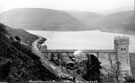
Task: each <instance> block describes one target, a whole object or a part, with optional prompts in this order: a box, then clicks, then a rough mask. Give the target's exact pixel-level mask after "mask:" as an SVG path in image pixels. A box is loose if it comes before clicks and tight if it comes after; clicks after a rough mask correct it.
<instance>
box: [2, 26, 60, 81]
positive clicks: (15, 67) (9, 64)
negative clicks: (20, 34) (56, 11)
mask: <svg viewBox="0 0 135 83" xmlns="http://www.w3.org/2000/svg"><path fill="white" fill-rule="evenodd" d="M5 27H6V26H5V25H3V24H0V81H8V82H12V83H13V82H14V81H16V82H20V81H28V80H43V81H49V80H57V79H58V78H57V77H56V76H54V75H53V74H52V73H51V72H49V70H47V69H46V68H45V67H44V66H43V65H42V63H41V61H40V59H39V57H37V55H35V54H33V53H32V52H31V50H30V48H29V45H22V44H20V43H19V41H14V40H13V39H11V37H10V36H11V35H9V33H8V31H7V30H6V29H5Z"/></svg>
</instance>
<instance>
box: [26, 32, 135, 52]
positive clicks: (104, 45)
mask: <svg viewBox="0 0 135 83" xmlns="http://www.w3.org/2000/svg"><path fill="white" fill-rule="evenodd" d="M28 32H30V33H32V34H36V35H39V36H42V37H45V38H47V41H46V43H45V44H46V45H47V47H48V49H97V50H98V49H114V37H115V36H127V37H129V39H130V45H129V51H130V52H133V53H135V35H126V34H118V33H109V32H101V31H98V30H95V31H74V32H72V31H70V32H69V31H68V32H64V31H36V30H28Z"/></svg>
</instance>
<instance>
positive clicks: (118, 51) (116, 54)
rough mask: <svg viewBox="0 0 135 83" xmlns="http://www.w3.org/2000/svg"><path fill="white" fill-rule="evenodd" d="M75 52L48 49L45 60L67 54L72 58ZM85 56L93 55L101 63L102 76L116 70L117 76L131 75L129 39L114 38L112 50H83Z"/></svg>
mask: <svg viewBox="0 0 135 83" xmlns="http://www.w3.org/2000/svg"><path fill="white" fill-rule="evenodd" d="M75 51H76V50H69V49H63V50H52V49H48V50H47V51H44V53H45V55H47V56H46V57H47V58H50V55H52V54H54V55H57V54H60V55H63V53H64V54H67V56H72V55H73V53H74V52H75ZM83 52H84V53H85V54H93V55H95V56H96V57H97V58H98V59H99V61H100V62H101V66H102V69H103V70H102V72H104V74H110V73H111V74H112V73H115V72H116V70H117V72H119V73H118V74H124V75H126V74H127V75H132V74H131V68H130V63H129V61H130V60H129V38H127V37H115V38H114V50H89V49H87V50H83Z"/></svg>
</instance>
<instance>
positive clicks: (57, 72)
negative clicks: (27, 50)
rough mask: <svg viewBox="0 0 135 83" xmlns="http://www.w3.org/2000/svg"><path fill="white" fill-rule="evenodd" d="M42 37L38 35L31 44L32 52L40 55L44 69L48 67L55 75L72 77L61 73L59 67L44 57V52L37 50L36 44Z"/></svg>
mask: <svg viewBox="0 0 135 83" xmlns="http://www.w3.org/2000/svg"><path fill="white" fill-rule="evenodd" d="M42 39H43V37H40V36H39V38H38V39H37V40H36V41H34V42H33V44H32V52H33V53H34V54H36V55H37V56H39V57H40V60H41V62H42V64H43V65H44V67H45V68H46V69H48V70H49V71H50V72H52V73H53V74H54V75H55V76H56V77H59V78H66V79H72V78H73V77H72V76H70V75H67V74H65V73H63V72H62V70H61V68H60V67H57V66H55V65H54V64H52V63H51V62H50V61H48V59H46V58H45V57H44V54H42V53H41V52H40V51H39V49H38V47H37V45H38V42H40V41H41V40H42ZM40 45H41V44H40Z"/></svg>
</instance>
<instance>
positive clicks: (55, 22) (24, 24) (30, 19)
mask: <svg viewBox="0 0 135 83" xmlns="http://www.w3.org/2000/svg"><path fill="white" fill-rule="evenodd" d="M0 21H1V22H2V23H4V24H6V25H8V26H11V27H14V28H22V29H27V30H51V31H55V30H56V31H57V30H58V31H69V30H70V31H76V30H89V29H90V28H89V26H87V25H86V24H84V23H82V22H80V21H79V20H77V19H76V18H75V17H73V16H71V15H70V14H68V13H67V12H65V11H58V10H51V9H40V8H18V9H13V10H9V11H7V12H3V13H1V14H0Z"/></svg>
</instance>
